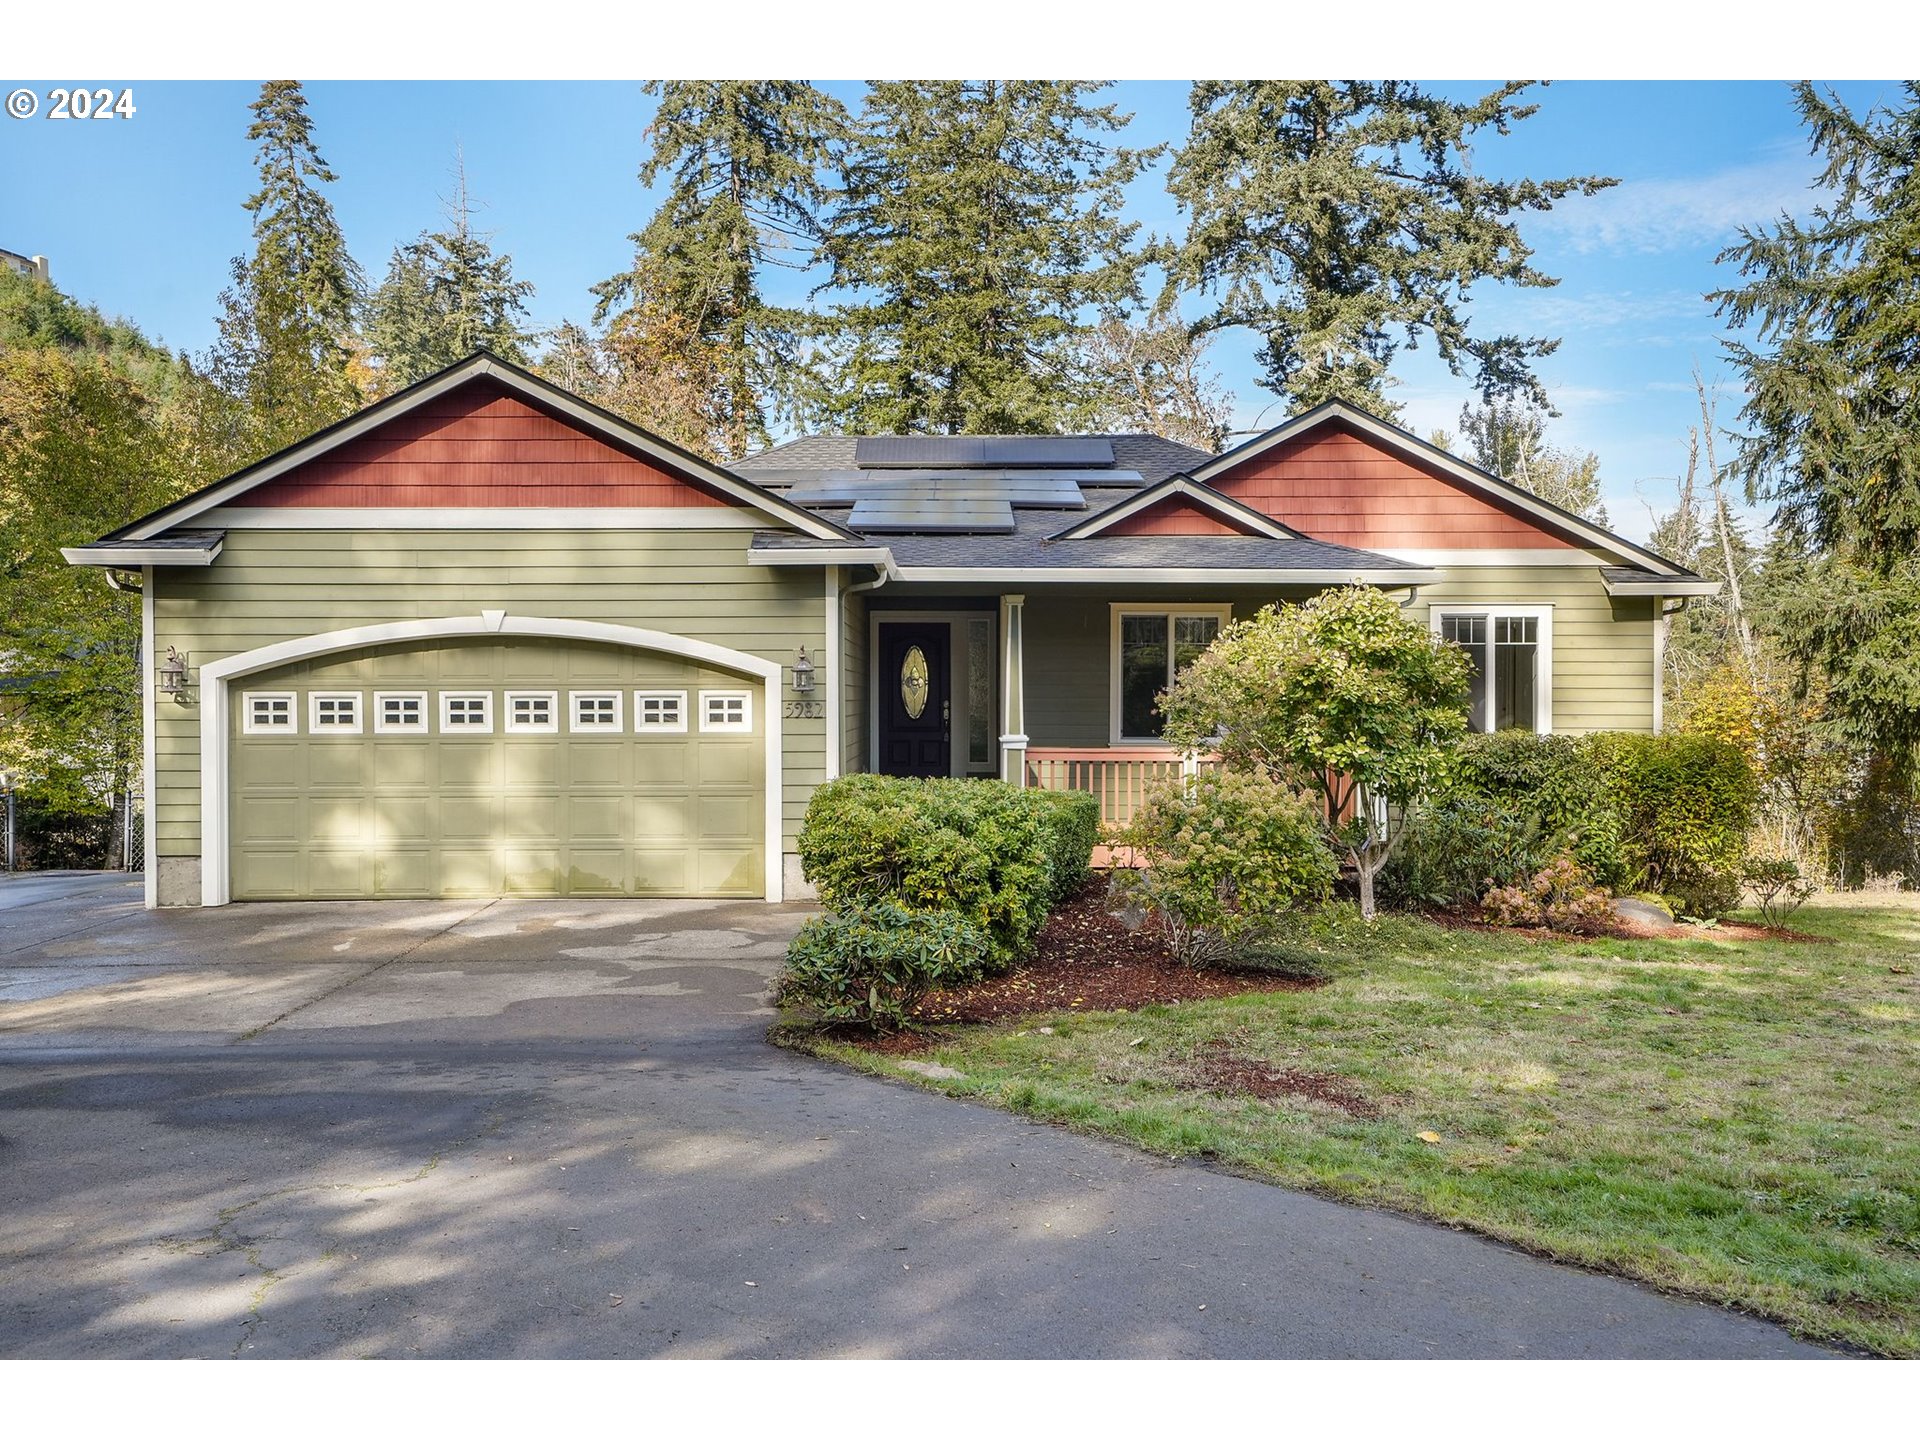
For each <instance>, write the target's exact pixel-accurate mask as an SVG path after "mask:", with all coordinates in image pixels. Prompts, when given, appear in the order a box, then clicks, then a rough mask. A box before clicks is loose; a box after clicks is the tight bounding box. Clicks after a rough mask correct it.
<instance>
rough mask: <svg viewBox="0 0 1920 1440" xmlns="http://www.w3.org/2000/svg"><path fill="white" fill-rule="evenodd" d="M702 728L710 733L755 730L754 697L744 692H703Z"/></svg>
mask: <svg viewBox="0 0 1920 1440" xmlns="http://www.w3.org/2000/svg"><path fill="white" fill-rule="evenodd" d="M700 728H701V729H702V730H708V731H726V730H751V729H753V697H752V696H751V695H749V694H748V693H747V692H746V691H744V690H702V691H701V692H700Z"/></svg>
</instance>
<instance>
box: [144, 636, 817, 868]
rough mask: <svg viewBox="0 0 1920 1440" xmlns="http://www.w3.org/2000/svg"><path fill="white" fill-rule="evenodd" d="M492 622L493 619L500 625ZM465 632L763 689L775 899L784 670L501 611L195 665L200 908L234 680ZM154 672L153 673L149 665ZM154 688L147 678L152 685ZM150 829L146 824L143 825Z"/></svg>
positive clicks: (214, 864) (223, 787)
mask: <svg viewBox="0 0 1920 1440" xmlns="http://www.w3.org/2000/svg"><path fill="white" fill-rule="evenodd" d="M496 617H497V618H496ZM462 635H529V636H537V637H541V638H545V639H553V640H592V641H597V642H599V643H601V644H606V645H624V646H627V647H629V648H631V649H635V650H654V651H659V652H661V653H664V654H668V655H680V656H684V657H685V658H687V659H689V660H698V661H701V662H703V663H705V664H708V665H714V666H717V667H719V668H720V669H723V670H732V671H734V672H735V673H737V674H742V675H750V676H753V677H754V678H756V679H758V680H760V681H762V682H763V683H764V684H765V686H766V696H765V703H764V704H763V706H762V707H761V708H762V713H763V715H764V717H765V718H764V720H763V722H762V725H763V730H764V734H763V736H762V739H763V743H764V747H765V752H766V796H765V801H766V804H765V815H764V823H765V827H766V842H765V843H766V853H765V856H764V859H765V862H766V865H765V870H766V875H765V883H766V891H765V894H766V898H767V899H768V900H769V901H778V900H779V899H780V898H781V888H782V883H783V877H784V870H785V867H784V864H783V862H782V859H781V840H780V812H781V799H782V775H781V769H780V760H781V751H780V711H781V706H780V678H781V677H780V665H779V663H778V662H777V661H773V660H768V659H764V658H763V657H761V656H759V655H749V654H747V653H746V652H745V651H743V650H730V649H728V648H726V647H725V646H723V645H715V644H712V643H711V642H709V641H706V640H691V639H688V638H687V637H686V636H684V635H670V634H668V633H667V632H666V631H664V630H643V629H641V628H639V627H638V626H634V625H608V624H603V623H601V622H600V621H597V620H554V619H548V618H544V617H538V616H531V615H525V616H523V615H505V614H502V613H501V612H494V613H493V614H487V613H482V614H479V615H451V616H446V617H444V618H441V619H434V620H396V621H392V622H390V623H388V624H384V625H356V626H353V627H352V628H350V629H346V630H328V631H324V632H322V633H321V634H318V635H303V636H301V637H300V638H298V639H296V640H282V641H279V642H278V643H276V644H273V645H262V646H260V647H259V648H258V649H255V650H247V651H243V652H241V653H240V654H238V655H228V656H226V657H225V658H224V659H220V660H211V661H208V662H207V663H206V664H204V665H202V666H201V667H200V903H201V904H202V905H225V904H226V903H227V902H228V900H229V899H231V898H232V885H231V878H232V877H231V864H232V861H231V855H230V851H231V837H230V835H229V833H228V826H229V817H228V811H227V800H228V763H227V762H228V749H229V743H228V735H227V726H228V718H227V717H228V712H229V706H230V703H231V702H230V696H229V690H228V687H229V685H230V684H231V682H233V681H234V680H237V679H240V678H242V677H244V676H247V675H253V674H257V673H258V672H259V671H262V670H271V669H273V668H274V667H276V666H279V665H285V664H288V663H290V662H291V661H295V660H306V659H311V658H313V657H314V656H317V655H332V654H336V653H338V652H340V651H343V650H359V649H363V648H365V647H366V646H369V645H390V644H392V643H394V642H395V641H401V640H437V639H443V638H449V637H455V636H462ZM147 668H148V669H149V670H151V668H152V667H151V666H148V667H147ZM148 683H149V684H151V683H152V681H151V678H149V681H148ZM149 828H151V826H149Z"/></svg>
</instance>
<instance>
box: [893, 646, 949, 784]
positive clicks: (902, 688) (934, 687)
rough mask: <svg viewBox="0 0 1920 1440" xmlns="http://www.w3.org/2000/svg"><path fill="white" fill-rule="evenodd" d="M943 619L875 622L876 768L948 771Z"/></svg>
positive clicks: (924, 772)
mask: <svg viewBox="0 0 1920 1440" xmlns="http://www.w3.org/2000/svg"><path fill="white" fill-rule="evenodd" d="M951 633H952V632H951V631H950V630H949V629H948V628H947V626H946V625H945V624H944V623H935V624H905V623H899V622H896V623H892V624H888V623H885V622H883V623H882V624H881V626H880V773H881V774H882V775H948V774H951V773H952V769H953V697H952V695H951V694H950V692H949V676H950V671H949V669H948V665H947V659H948V649H947V647H948V645H949V643H950V641H951Z"/></svg>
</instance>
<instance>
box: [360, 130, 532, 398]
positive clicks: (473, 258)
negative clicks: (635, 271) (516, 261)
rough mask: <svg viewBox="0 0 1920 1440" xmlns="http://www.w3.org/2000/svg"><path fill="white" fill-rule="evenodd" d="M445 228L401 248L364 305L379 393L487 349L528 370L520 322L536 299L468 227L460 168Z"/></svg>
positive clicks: (469, 209)
mask: <svg viewBox="0 0 1920 1440" xmlns="http://www.w3.org/2000/svg"><path fill="white" fill-rule="evenodd" d="M455 187H456V188H455V191H454V198H453V199H452V200H451V201H449V202H448V203H447V207H446V219H447V228H445V229H443V230H437V231H433V232H431V233H428V232H426V231H422V232H421V234H420V236H419V238H418V239H416V240H412V241H409V242H408V243H407V244H405V245H402V246H399V247H398V248H396V249H395V250H394V252H393V259H392V261H391V262H390V263H389V265H388V267H387V278H386V280H385V281H383V282H382V283H381V286H380V288H379V289H378V290H376V291H374V293H373V296H372V298H371V300H370V301H369V302H368V306H367V311H368V325H367V340H368V343H369V345H370V346H371V348H372V350H373V352H374V354H375V355H376V356H377V357H378V359H379V365H380V369H379V382H378V388H379V390H380V393H383V394H387V393H391V392H393V391H395V390H400V389H404V388H405V387H406V386H408V385H411V384H413V383H414V382H415V381H418V380H423V379H425V378H426V377H427V376H429V375H432V374H434V373H435V372H436V371H440V370H444V369H445V368H446V367H447V366H449V365H452V364H454V363H456V362H457V361H460V360H463V359H465V358H466V357H467V356H468V355H471V354H472V353H473V352H474V351H475V350H491V351H492V352H493V353H494V354H496V355H498V356H500V357H501V358H502V359H503V360H511V361H513V362H514V363H516V364H525V363H526V359H527V355H526V349H525V345H524V338H525V337H524V332H523V331H522V330H521V328H520V323H519V322H520V321H521V320H523V319H525V317H526V313H527V307H526V300H527V297H528V296H529V295H531V294H532V293H533V285H532V284H531V282H529V281H525V280H515V279H514V278H513V259H512V257H511V256H507V255H496V254H494V252H493V247H492V245H491V244H490V243H489V237H488V236H487V235H486V234H484V233H483V232H481V231H477V230H475V229H474V228H473V211H474V205H473V202H472V201H471V199H469V197H468V195H467V172H466V166H465V164H464V163H462V164H460V165H459V167H458V169H457V171H456V175H455Z"/></svg>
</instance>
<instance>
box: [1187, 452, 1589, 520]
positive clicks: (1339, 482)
mask: <svg viewBox="0 0 1920 1440" xmlns="http://www.w3.org/2000/svg"><path fill="white" fill-rule="evenodd" d="M1208 483H1209V484H1210V485H1211V486H1212V487H1213V488H1214V489H1216V490H1218V491H1220V492H1221V493H1222V494H1223V495H1231V496H1232V497H1233V498H1234V499H1236V500H1238V501H1240V502H1242V503H1243V504H1246V505H1250V506H1252V507H1253V508H1254V509H1255V510H1258V511H1260V512H1262V513H1263V514H1266V515H1270V516H1272V517H1273V518H1274V519H1275V520H1278V521H1280V522H1281V524H1283V525H1287V526H1290V527H1291V528H1293V529H1295V530H1298V531H1299V532H1300V533H1301V534H1303V535H1306V536H1308V537H1309V538H1311V539H1314V540H1326V541H1329V542H1331V543H1333V544H1336V545H1350V546H1352V547H1353V548H1355V549H1357V550H1379V549H1404V550H1560V549H1577V548H1579V543H1580V542H1578V541H1576V540H1573V539H1570V538H1568V537H1566V536H1563V535H1561V534H1559V533H1557V532H1555V531H1554V530H1551V529H1549V528H1547V525H1546V522H1544V521H1541V520H1536V519H1534V518H1532V517H1530V516H1528V515H1526V514H1525V513H1524V512H1522V511H1521V510H1520V509H1519V508H1518V507H1517V506H1509V505H1506V504H1503V503H1502V502H1500V501H1499V500H1497V499H1495V498H1493V497H1490V496H1487V495H1484V494H1480V493H1478V492H1476V491H1474V490H1472V489H1471V488H1469V487H1468V486H1466V485H1463V484H1461V483H1460V482H1459V481H1458V480H1457V479H1454V478H1452V477H1450V476H1448V475H1446V474H1445V472H1444V471H1442V470H1441V469H1440V468H1439V467H1438V466H1434V465H1429V464H1424V463H1421V462H1419V461H1416V460H1413V459H1410V458H1408V457H1407V456H1405V455H1402V454H1398V453H1396V452H1394V451H1392V450H1389V449H1387V448H1385V447H1384V446H1382V445H1380V444H1378V443H1377V442H1375V441H1374V440H1372V439H1370V438H1368V437H1367V436H1364V435H1360V434H1357V433H1355V432H1354V431H1352V430H1350V429H1348V428H1347V427H1346V426H1344V425H1342V424H1340V423H1339V421H1337V420H1329V421H1328V422H1326V423H1325V424H1324V425H1319V426H1316V427H1314V428H1313V429H1312V430H1310V431H1308V432H1307V433H1305V434H1302V435H1296V436H1295V437H1294V438H1293V439H1291V440H1288V441H1286V442H1284V443H1282V444H1279V445H1276V446H1274V447H1273V448H1272V449H1270V450H1266V451H1263V452H1261V453H1260V454H1258V455H1253V456H1250V457H1248V458H1247V459H1246V460H1243V461H1242V462H1240V464H1238V465H1235V466H1233V467H1232V468H1231V469H1229V470H1226V471H1224V472H1223V473H1221V474H1219V475H1216V476H1214V477H1212V479H1210V480H1209V481H1208Z"/></svg>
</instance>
